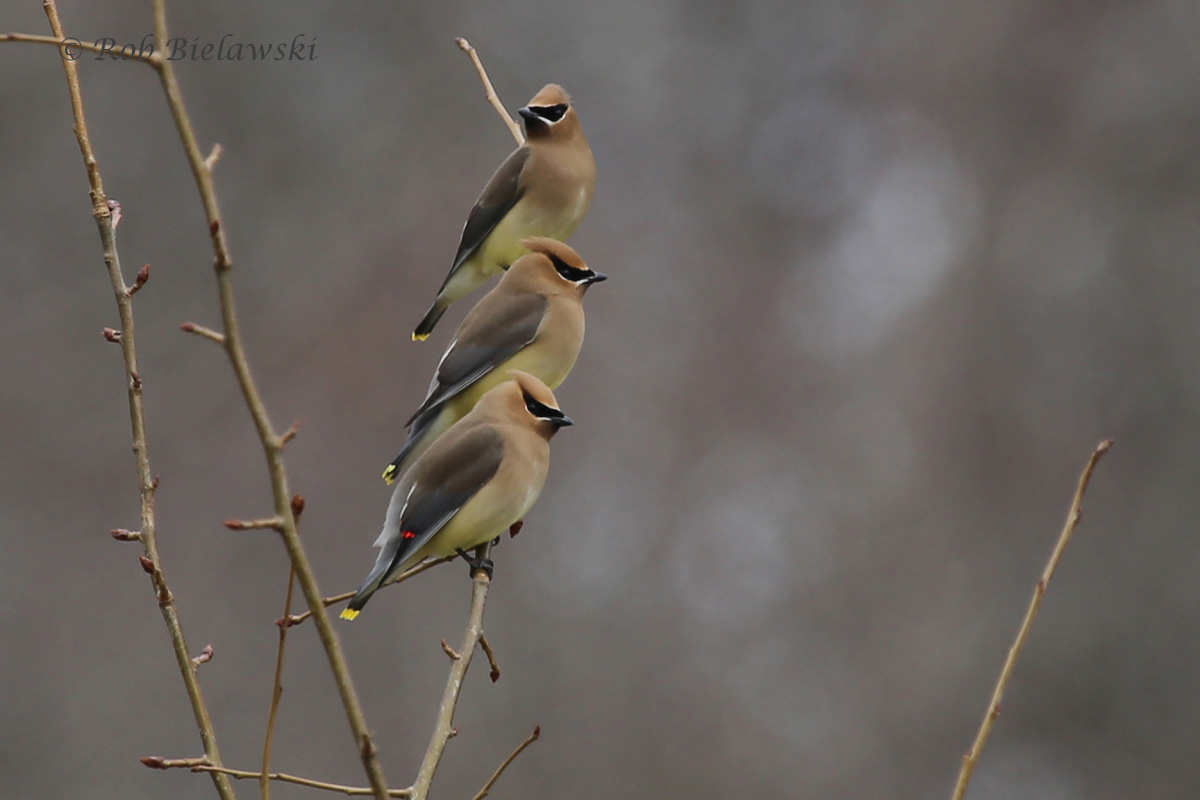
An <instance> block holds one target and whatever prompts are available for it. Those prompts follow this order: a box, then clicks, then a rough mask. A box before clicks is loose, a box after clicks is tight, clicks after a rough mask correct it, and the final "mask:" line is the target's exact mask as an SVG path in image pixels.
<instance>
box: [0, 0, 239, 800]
mask: <svg viewBox="0 0 1200 800" xmlns="http://www.w3.org/2000/svg"><path fill="white" fill-rule="evenodd" d="M43 8H44V9H45V11H46V17H47V18H48V19H49V21H50V29H51V30H52V31H53V32H54V36H55V38H56V40H57V41H61V40H62V39H63V38H65V37H64V34H63V28H62V22H61V21H60V20H59V16H58V8H57V6H55V4H54V0H45V2H44V3H43ZM11 36H12V35H10V38H11ZM12 40H13V41H21V40H20V39H12ZM26 41H27V40H26ZM62 62H63V70H64V71H65V72H66V76H67V90H68V92H69V93H70V96H71V113H72V116H73V117H74V120H75V138H76V139H77V140H78V142H79V151H80V153H81V154H82V155H83V162H84V166H85V167H86V168H87V175H88V183H89V185H90V187H91V199H92V216H93V217H95V219H96V227H97V228H98V229H99V231H100V241H101V243H102V245H103V246H104V263H105V266H106V267H107V268H108V276H109V280H110V282H111V283H112V289H113V295H114V297H115V299H116V302H117V313H118V315H119V316H120V319H121V329H122V336H121V337H120V344H121V353H122V356H123V357H124V360H125V374H126V378H127V380H126V385H127V387H128V388H127V391H128V395H129V418H130V424H131V427H132V429H133V452H134V458H135V461H136V463H137V476H138V488H139V493H140V495H141V516H142V527H141V530H140V531H139V532H138V535H137V539H138V540H139V541H141V543H142V548H143V552H144V555H143V556H142V559H144V561H143V563H149V565H150V570H149V574H150V580H151V583H152V585H153V587H154V593H155V596H156V597H157V598H158V606H159V610H160V612H161V613H162V617H163V621H164V622H165V623H166V626H167V631H168V632H169V633H170V636H171V647H172V650H173V651H174V653H175V663H176V665H177V666H178V667H179V674H180V675H181V676H182V678H183V684H184V688H185V689H186V690H187V695H188V700H189V701H190V703H191V706H192V715H193V717H195V720H196V727H197V728H198V729H199V731H200V741H201V743H202V745H203V747H204V755H205V758H207V759H208V761H209V762H210V763H212V764H216V765H219V764H221V754H220V752H219V751H218V750H217V735H216V732H215V731H214V729H213V725H212V719H211V718H210V717H209V714H208V707H207V706H206V705H205V703H204V695H203V694H202V693H201V691H200V681H199V679H198V678H197V677H196V667H197V665H196V664H194V663H193V662H192V658H191V654H190V652H189V650H188V646H187V640H186V639H185V637H184V635H183V626H182V625H181V624H180V622H179V615H178V613H177V612H176V609H175V598H174V595H172V593H171V590H170V589H169V588H168V586H167V579H166V576H165V575H164V574H163V568H162V560H161V559H160V558H159V553H158V536H157V528H156V526H155V515H154V493H155V489H156V488H157V486H158V479H157V478H155V477H154V475H153V473H152V472H151V471H150V456H149V452H148V450H147V443H146V417H145V413H144V409H143V404H142V379H141V374H140V372H139V371H138V363H137V346H136V339H135V336H134V325H133V301H132V299H131V295H132V294H133V291H132V287H128V286H126V285H125V278H124V276H123V275H122V273H121V260H120V258H119V257H118V254H117V239H116V229H115V224H114V222H113V216H112V206H111V204H110V201H109V199H108V197H107V196H106V195H105V193H104V182H103V181H102V180H101V177H100V166H99V163H98V162H97V161H96V154H95V152H94V151H93V150H92V144H91V139H90V138H89V136H88V126H87V118H86V117H85V116H84V111H83V94H82V92H81V90H80V88H79V72H78V70H77V69H76V65H75V62H74V61H72V60H70V59H69V58H65V57H64V58H62ZM143 272H146V273H147V276H148V271H146V270H143ZM139 279H140V281H141V283H142V284H144V283H145V282H146V280H145V278H141V273H139ZM135 285H137V284H136V283H135ZM129 538H133V537H132V535H131V536H130V537H129ZM212 779H213V783H214V784H215V786H216V789H217V794H219V795H220V797H221V798H222V800H234V792H233V787H232V785H231V784H230V783H229V780H228V779H227V778H225V777H224V776H222V775H217V774H214V775H213V776H212Z"/></svg>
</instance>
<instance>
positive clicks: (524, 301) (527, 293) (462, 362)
mask: <svg viewBox="0 0 1200 800" xmlns="http://www.w3.org/2000/svg"><path fill="white" fill-rule="evenodd" d="M522 244H523V245H524V246H525V247H526V248H527V249H528V250H530V251H531V252H529V253H526V254H525V255H523V256H521V257H520V258H518V259H517V260H516V261H515V262H513V265H512V267H510V268H509V270H508V271H507V272H505V273H504V275H503V277H501V278H500V282H499V283H498V284H496V288H494V289H492V291H490V292H488V293H487V294H486V295H484V297H483V299H482V300H480V301H479V303H477V304H476V306H475V307H474V308H472V309H471V310H470V312H468V314H467V316H466V318H464V319H463V321H462V324H461V325H459V326H458V331H457V332H456V333H455V334H454V340H453V341H452V342H451V343H450V347H449V348H448V349H447V350H446V354H445V355H443V356H442V360H441V362H439V363H438V367H437V374H436V375H434V377H433V381H432V382H431V383H430V384H429V393H428V394H427V395H426V396H425V401H424V402H423V403H422V404H421V407H420V408H418V409H417V411H416V413H415V414H413V415H412V417H410V418H409V420H408V422H406V423H405V427H408V428H409V434H408V439H407V440H406V441H405V442H404V447H403V448H402V449H401V450H400V454H399V455H398V456H396V458H395V460H394V461H392V463H391V464H389V465H388V468H387V469H386V470H384V472H383V479H384V480H385V481H387V482H388V483H391V482H392V481H393V480H395V479H396V478H397V477H399V476H400V475H401V474H402V473H403V472H404V465H405V462H411V461H412V460H413V459H415V458H416V457H417V456H419V455H420V454H421V453H422V452H423V451H424V450H425V448H426V447H428V446H429V445H430V443H432V442H433V440H434V439H436V438H437V437H438V436H440V435H441V434H442V433H443V432H444V431H445V430H446V429H447V428H449V427H450V426H451V425H453V424H454V423H455V422H457V421H458V420H459V419H461V418H462V417H463V415H464V414H466V413H467V412H468V411H470V410H471V409H472V408H474V406H475V403H476V402H477V401H478V400H479V398H480V397H482V396H483V395H484V393H485V392H487V391H488V390H489V389H491V388H492V387H493V386H495V385H496V384H498V383H500V382H501V381H506V380H508V372H509V370H513V369H519V370H523V371H524V372H528V373H530V374H532V375H534V376H536V377H537V378H538V379H539V380H541V381H542V383H544V384H546V385H547V386H549V387H550V388H551V389H557V388H558V387H559V385H560V384H561V383H562V382H563V381H564V380H565V379H566V377H567V374H568V373H570V371H571V368H572V367H574V366H575V359H576V358H577V357H578V356H579V348H580V346H581V345H582V344H583V295H584V293H585V292H587V289H588V287H589V286H591V285H592V284H593V283H598V282H600V281H602V280H605V279H606V278H607V277H608V276H606V275H604V274H602V273H599V272H594V271H592V270H591V269H590V268H589V267H588V265H587V264H585V263H583V259H582V258H580V257H579V254H578V253H576V252H575V251H574V250H572V249H571V248H570V247H568V246H567V245H565V244H563V243H562V242H558V241H555V240H554V239H544V238H538V237H534V238H530V239H526V240H525V241H524V242H523V243H522Z"/></svg>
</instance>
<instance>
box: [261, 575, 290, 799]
mask: <svg viewBox="0 0 1200 800" xmlns="http://www.w3.org/2000/svg"><path fill="white" fill-rule="evenodd" d="M295 587H296V568H295V567H292V568H291V569H289V570H288V587H287V599H286V600H284V601H283V617H282V619H280V620H279V649H278V650H277V651H276V653H275V682H274V685H272V687H271V710H270V711H269V712H267V733H266V735H265V736H264V737H263V754H262V774H261V775H260V776H259V780H258V789H259V793H260V794H262V800H271V777H270V773H271V745H272V743H273V741H274V738H275V718H276V716H278V714H279V701H280V699H281V698H282V697H283V653H284V648H285V647H286V646H287V634H288V628H289V627H291V626H290V625H288V623H287V620H288V617H290V616H291V615H292V590H293V589H295Z"/></svg>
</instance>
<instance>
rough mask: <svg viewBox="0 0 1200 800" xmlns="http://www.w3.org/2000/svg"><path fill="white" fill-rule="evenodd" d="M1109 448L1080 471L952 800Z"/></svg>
mask: <svg viewBox="0 0 1200 800" xmlns="http://www.w3.org/2000/svg"><path fill="white" fill-rule="evenodd" d="M1110 447H1112V440H1110V439H1105V440H1104V441H1103V442H1101V443H1100V444H1099V445H1097V447H1096V449H1095V450H1094V451H1093V452H1092V457H1091V458H1090V459H1088V463H1087V466H1086V467H1084V468H1083V474H1082V475H1080V476H1079V485H1078V486H1076V488H1075V497H1074V499H1072V501H1071V509H1070V511H1068V512H1067V521H1066V523H1064V524H1063V529H1062V533H1060V534H1059V536H1058V543H1057V544H1056V545H1055V546H1054V552H1052V553H1051V554H1050V560H1049V561H1048V562H1047V563H1046V568H1045V570H1043V572H1042V577H1041V578H1040V579H1039V580H1038V582H1037V585H1036V586H1035V587H1034V589H1033V599H1032V600H1030V602H1029V610H1028V611H1026V612H1025V620H1024V621H1023V622H1022V623H1021V628H1020V630H1018V631H1017V638H1016V639H1015V640H1014V641H1013V643H1012V647H1010V648H1009V651H1008V658H1006V659H1005V660H1004V667H1003V668H1002V669H1001V670H1000V679H999V680H998V681H997V682H996V688H995V690H994V691H993V692H992V701H991V702H990V703H989V704H988V710H987V713H986V714H984V716H983V724H982V725H980V726H979V733H978V734H977V735H976V736H975V742H974V743H973V744H972V745H971V749H970V750H968V751H967V754H966V755H965V756H963V763H962V770H961V771H960V772H959V774H958V783H957V784H955V786H954V795H953V800H962V798H963V795H965V794H966V793H967V786H968V784H970V783H971V773H973V772H974V771H975V765H976V764H978V763H979V755H980V753H982V752H983V746H984V745H985V744H987V740H988V736H989V735H991V732H992V726H993V725H995V724H996V717H998V716H1000V701H1001V700H1003V699H1004V690H1005V689H1006V688H1007V687H1008V680H1009V678H1011V677H1012V673H1013V668H1014V667H1016V665H1017V656H1019V655H1020V654H1021V648H1022V647H1024V646H1025V640H1026V639H1027V638H1028V637H1029V631H1030V629H1031V628H1032V627H1033V620H1034V619H1035V618H1036V617H1037V613H1038V608H1039V607H1040V606H1041V605H1042V597H1043V596H1044V595H1045V594H1046V587H1047V586H1049V585H1050V579H1051V578H1053V577H1054V571H1055V570H1056V569H1058V562H1059V560H1060V559H1061V558H1062V554H1063V552H1064V551H1065V550H1066V549H1067V543H1068V542H1070V541H1071V534H1073V533H1074V532H1075V526H1076V525H1078V524H1079V518H1080V516H1081V515H1082V513H1083V495H1084V493H1085V492H1087V487H1088V483H1089V482H1090V481H1091V479H1092V472H1093V470H1095V469H1096V464H1097V463H1098V462H1099V461H1100V458H1101V457H1102V456H1103V455H1104V454H1105V453H1107V452H1108V449H1109V448H1110Z"/></svg>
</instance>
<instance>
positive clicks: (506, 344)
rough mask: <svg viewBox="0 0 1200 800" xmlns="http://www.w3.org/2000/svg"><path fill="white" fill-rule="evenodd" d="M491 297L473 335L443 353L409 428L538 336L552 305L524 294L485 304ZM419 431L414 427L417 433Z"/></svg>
mask: <svg viewBox="0 0 1200 800" xmlns="http://www.w3.org/2000/svg"><path fill="white" fill-rule="evenodd" d="M487 299H488V298H486V297H485V298H484V299H483V300H482V301H480V304H479V305H478V306H476V308H477V309H478V310H479V311H480V312H482V313H481V314H480V315H479V318H480V322H479V323H478V324H475V325H471V326H470V336H469V338H467V339H463V338H461V337H460V338H458V339H455V340H454V342H453V343H452V344H451V345H450V347H449V349H447V350H446V354H445V355H444V356H442V361H441V363H439V364H438V368H437V374H436V375H435V376H434V378H433V382H432V383H431V384H430V385H429V394H428V395H426V396H425V401H424V402H423V403H421V407H420V408H418V409H417V410H416V412H415V413H414V414H413V415H412V416H411V417H409V419H408V422H406V423H404V424H405V426H406V427H407V426H409V425H412V424H413V423H414V422H416V421H417V420H418V419H419V418H420V417H421V416H422V415H425V414H427V412H429V411H431V410H433V409H434V408H436V407H437V406H440V405H441V404H442V403H445V402H446V401H447V400H449V399H450V398H452V397H454V396H455V395H457V394H458V393H459V392H462V391H463V390H464V389H466V388H468V387H469V386H471V384H473V383H475V381H477V380H479V379H480V378H482V377H483V376H484V375H486V374H488V373H489V372H491V371H492V370H493V369H495V368H496V367H498V366H500V365H501V364H503V363H504V362H505V361H507V360H508V359H510V358H512V357H513V356H514V355H516V354H517V353H519V352H520V351H521V350H522V349H523V348H524V347H526V346H528V345H529V344H530V343H531V342H533V340H534V339H536V338H537V332H538V328H539V327H541V324H542V320H543V319H544V318H545V316H546V307H547V306H548V305H549V301H548V300H547V299H546V298H545V297H544V296H542V295H537V294H520V295H515V296H514V295H508V296H504V297H497V301H498V302H497V304H496V306H495V307H494V308H489V307H487V306H484V303H485V302H486V301H487ZM501 303H502V305H501ZM489 305H491V304H489ZM470 322H471V320H469V319H468V320H466V321H464V328H465V327H467V325H468V323H470ZM418 427H420V426H418ZM417 432H418V431H417V430H416V429H414V430H413V433H417Z"/></svg>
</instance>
